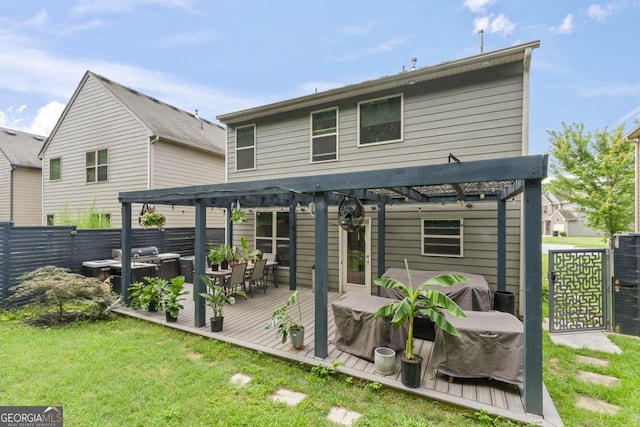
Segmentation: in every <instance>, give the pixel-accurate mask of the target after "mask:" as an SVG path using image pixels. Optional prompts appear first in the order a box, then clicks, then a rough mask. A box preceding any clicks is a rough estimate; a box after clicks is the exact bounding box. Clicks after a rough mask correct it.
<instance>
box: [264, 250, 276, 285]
mask: <svg viewBox="0 0 640 427" xmlns="http://www.w3.org/2000/svg"><path fill="white" fill-rule="evenodd" d="M262 259H263V260H265V261H267V263H272V264H271V266H269V267H267V268H266V272H265V274H264V281H265V286H266V282H267V279H268V277H269V270H271V273H272V274H273V286H275V287H276V288H277V287H278V264H277V257H276V254H275V253H273V252H265V253H263V254H262ZM273 263H276V264H273Z"/></svg>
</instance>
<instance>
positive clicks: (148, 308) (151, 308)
mask: <svg viewBox="0 0 640 427" xmlns="http://www.w3.org/2000/svg"><path fill="white" fill-rule="evenodd" d="M147 311H152V312H156V311H158V307H156V303H155V302H151V303H149V306H148V307H147Z"/></svg>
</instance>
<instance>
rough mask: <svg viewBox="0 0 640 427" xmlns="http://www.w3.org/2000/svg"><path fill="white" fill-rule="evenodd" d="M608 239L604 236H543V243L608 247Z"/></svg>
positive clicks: (582, 246)
mask: <svg viewBox="0 0 640 427" xmlns="http://www.w3.org/2000/svg"><path fill="white" fill-rule="evenodd" d="M607 241H608V239H605V238H604V237H543V238H542V243H552V244H557V245H573V246H577V247H579V248H607V247H608V243H607Z"/></svg>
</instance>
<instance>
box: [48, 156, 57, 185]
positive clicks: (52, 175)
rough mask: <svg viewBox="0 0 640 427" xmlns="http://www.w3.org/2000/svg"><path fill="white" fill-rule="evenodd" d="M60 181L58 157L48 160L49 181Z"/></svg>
mask: <svg viewBox="0 0 640 427" xmlns="http://www.w3.org/2000/svg"><path fill="white" fill-rule="evenodd" d="M59 179H60V157H56V158H55V159H49V181H58V180H59Z"/></svg>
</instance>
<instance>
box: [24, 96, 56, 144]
mask: <svg viewBox="0 0 640 427" xmlns="http://www.w3.org/2000/svg"><path fill="white" fill-rule="evenodd" d="M63 110H64V104H62V103H60V102H58V101H51V102H50V103H48V104H47V105H45V106H44V107H42V108H40V109H38V112H37V113H36V116H35V118H34V119H33V120H32V121H31V123H30V124H29V128H28V130H27V132H29V133H33V134H36V135H44V136H49V134H50V133H51V130H53V127H54V126H55V125H56V122H57V121H58V119H59V118H60V114H62V111H63Z"/></svg>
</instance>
